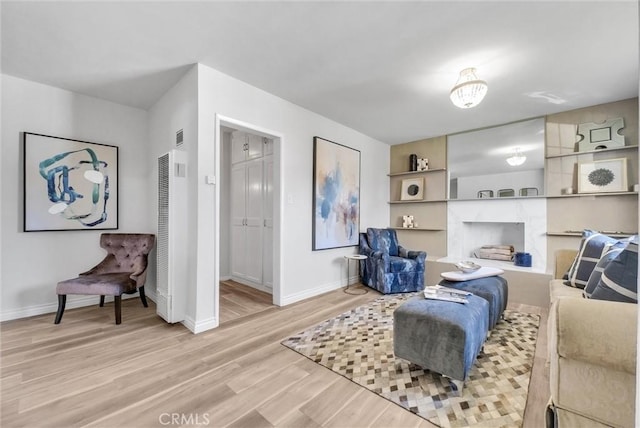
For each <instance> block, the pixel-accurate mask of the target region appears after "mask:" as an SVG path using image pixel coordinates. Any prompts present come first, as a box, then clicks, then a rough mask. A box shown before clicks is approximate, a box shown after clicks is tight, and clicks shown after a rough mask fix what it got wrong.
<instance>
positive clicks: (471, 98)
mask: <svg viewBox="0 0 640 428" xmlns="http://www.w3.org/2000/svg"><path fill="white" fill-rule="evenodd" d="M486 94H487V82H485V81H484V80H480V79H478V76H476V69H475V68H473V67H471V68H465V69H464V70H462V71H461V72H460V77H459V78H458V81H457V82H456V85H455V86H454V87H453V88H452V89H451V94H450V95H449V97H450V98H451V102H453V104H454V105H455V106H456V107H460V108H471V107H475V106H477V105H478V104H480V102H481V101H482V99H483V98H484V96H485V95H486Z"/></svg>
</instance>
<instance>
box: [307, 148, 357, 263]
mask: <svg viewBox="0 0 640 428" xmlns="http://www.w3.org/2000/svg"><path fill="white" fill-rule="evenodd" d="M312 223H313V226H312V227H313V229H312V230H313V232H312V246H313V250H314V251H316V250H325V249H329V248H340V247H352V246H356V245H358V233H359V231H360V151H359V150H355V149H352V148H350V147H347V146H343V145H341V144H338V143H334V142H333V141H329V140H326V139H324V138H320V137H314V138H313V218H312Z"/></svg>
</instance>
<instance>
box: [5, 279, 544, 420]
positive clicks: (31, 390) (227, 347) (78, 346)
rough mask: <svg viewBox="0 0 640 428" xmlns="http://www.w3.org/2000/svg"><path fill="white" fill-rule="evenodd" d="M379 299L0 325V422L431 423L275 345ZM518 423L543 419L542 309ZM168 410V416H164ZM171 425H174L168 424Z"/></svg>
mask: <svg viewBox="0 0 640 428" xmlns="http://www.w3.org/2000/svg"><path fill="white" fill-rule="evenodd" d="M378 296H379V294H378V293H376V292H375V291H370V292H369V293H368V294H365V295H348V294H345V293H344V292H342V290H336V291H333V292H330V293H327V294H324V295H322V296H318V297H315V298H312V299H308V300H305V301H302V302H298V303H295V304H292V305H289V306H286V307H283V308H278V307H270V308H267V309H265V310H262V311H260V312H257V313H253V314H250V315H247V316H243V317H240V318H236V319H233V320H229V321H227V322H225V323H223V324H221V326H220V327H219V328H217V329H215V330H211V331H208V332H205V333H201V334H198V335H193V334H191V333H190V332H189V331H188V330H187V329H186V328H184V327H183V326H182V325H180V324H177V325H169V324H166V323H165V322H164V321H163V320H161V319H160V318H159V317H158V316H156V314H155V306H154V305H153V304H152V303H151V302H150V305H149V306H150V307H149V308H143V307H142V305H141V303H140V301H139V300H138V299H127V300H125V301H123V303H122V305H123V308H122V324H121V325H119V326H117V325H115V324H114V321H113V306H112V305H113V304H107V305H105V307H104V308H99V307H98V306H97V300H96V306H92V307H86V308H80V309H72V310H68V311H66V312H65V314H64V318H63V319H62V323H61V324H59V325H54V324H53V318H54V314H48V315H42V316H37V317H32V318H27V319H22V320H16V321H9V322H5V323H2V324H1V325H0V327H1V332H0V340H1V346H0V350H1V358H2V360H1V369H2V372H1V382H2V383H1V411H2V415H1V419H0V425H1V426H2V427H11V428H13V427H76V426H91V427H147V426H180V425H182V426H195V425H197V424H199V425H200V426H212V427H220V426H230V427H271V426H277V427H318V426H327V427H432V426H433V425H431V424H430V423H428V422H427V421H425V420H423V419H422V418H420V417H418V416H415V415H413V414H412V413H410V412H408V411H406V410H404V409H402V408H400V407H399V406H397V405H395V404H393V403H391V402H389V401H387V400H385V399H383V398H381V397H379V396H377V395H376V394H374V393H372V392H370V391H367V390H366V389H364V388H361V387H359V386H357V385H356V384H354V383H352V382H351V381H349V380H347V379H345V378H343V377H342V376H339V375H337V374H335V373H333V372H331V371H329V370H327V369H325V368H324V367H322V366H320V365H318V364H315V363H313V362H311V361H310V360H308V359H307V358H305V357H302V356H300V355H299V354H297V353H295V352H293V351H291V350H289V349H287V348H285V347H284V346H282V345H281V344H280V341H281V340H283V339H284V338H286V337H288V336H290V335H293V334H295V333H297V332H299V331H301V330H303V329H305V328H307V327H309V326H312V325H314V324H316V323H318V322H321V321H323V320H325V319H327V318H330V317H333V316H335V315H338V314H340V313H342V312H345V311H347V310H349V309H351V308H353V307H356V306H358V305H361V304H363V303H366V302H368V301H370V300H373V299H375V298H377V297H378ZM511 308H515V309H519V310H522V311H532V312H536V313H540V314H541V325H540V335H539V339H538V346H537V349H536V356H535V362H534V367H533V375H532V379H531V385H530V390H529V399H528V402H527V408H526V412H525V424H524V426H525V427H532V428H533V427H541V426H544V423H543V422H544V419H543V415H544V413H543V412H544V406H545V404H546V401H547V398H548V390H549V387H548V374H547V373H548V370H546V369H545V355H546V339H545V335H546V328H545V326H546V319H547V314H546V311H541V310H540V309H539V308H535V307H525V306H514V305H511ZM172 418H174V419H172ZM173 422H175V423H173Z"/></svg>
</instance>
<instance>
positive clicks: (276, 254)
mask: <svg viewBox="0 0 640 428" xmlns="http://www.w3.org/2000/svg"><path fill="white" fill-rule="evenodd" d="M222 126H228V127H230V128H234V129H239V130H242V131H248V132H251V133H253V134H259V135H262V136H264V137H269V138H273V140H274V145H273V163H274V166H273V171H274V177H273V289H272V293H273V304H274V305H277V306H283V304H284V303H283V301H282V295H283V293H282V277H281V275H282V268H281V257H280V250H281V249H280V243H281V242H282V215H281V213H282V184H283V183H282V168H281V165H282V152H283V147H284V135H283V134H282V133H281V132H278V131H273V130H271V129H267V128H263V127H261V126H257V125H254V124H252V123H249V122H245V121H242V120H238V119H234V118H231V117H227V116H223V115H221V114H218V113H216V115H215V127H216V128H215V148H214V150H215V171H216V172H215V177H216V183H218V185H217V186H216V189H215V204H216V209H215V212H216V214H215V220H214V223H215V224H214V230H215V235H216V237H215V243H214V249H215V254H216V257H215V269H214V270H215V275H214V276H215V277H214V287H215V313H216V316H218V319H219V318H220V317H219V314H220V183H221V177H220V167H221V165H220V160H221V149H222V132H221V130H220V128H221V127H222Z"/></svg>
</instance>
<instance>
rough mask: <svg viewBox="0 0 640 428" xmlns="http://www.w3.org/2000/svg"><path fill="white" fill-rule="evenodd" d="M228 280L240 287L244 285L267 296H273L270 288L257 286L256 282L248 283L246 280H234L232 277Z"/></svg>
mask: <svg viewBox="0 0 640 428" xmlns="http://www.w3.org/2000/svg"><path fill="white" fill-rule="evenodd" d="M229 279H230V280H232V281H235V282H237V283H240V284H242V285H246V286H247V287H251V288H255V289H256V290H260V291H263V292H265V293H268V294H273V289H272V288H270V287H267V286H266V285H264V284H258V283H257V282H253V281H249V280H247V279H242V278H236V277H234V276H232V277H230V278H229Z"/></svg>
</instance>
